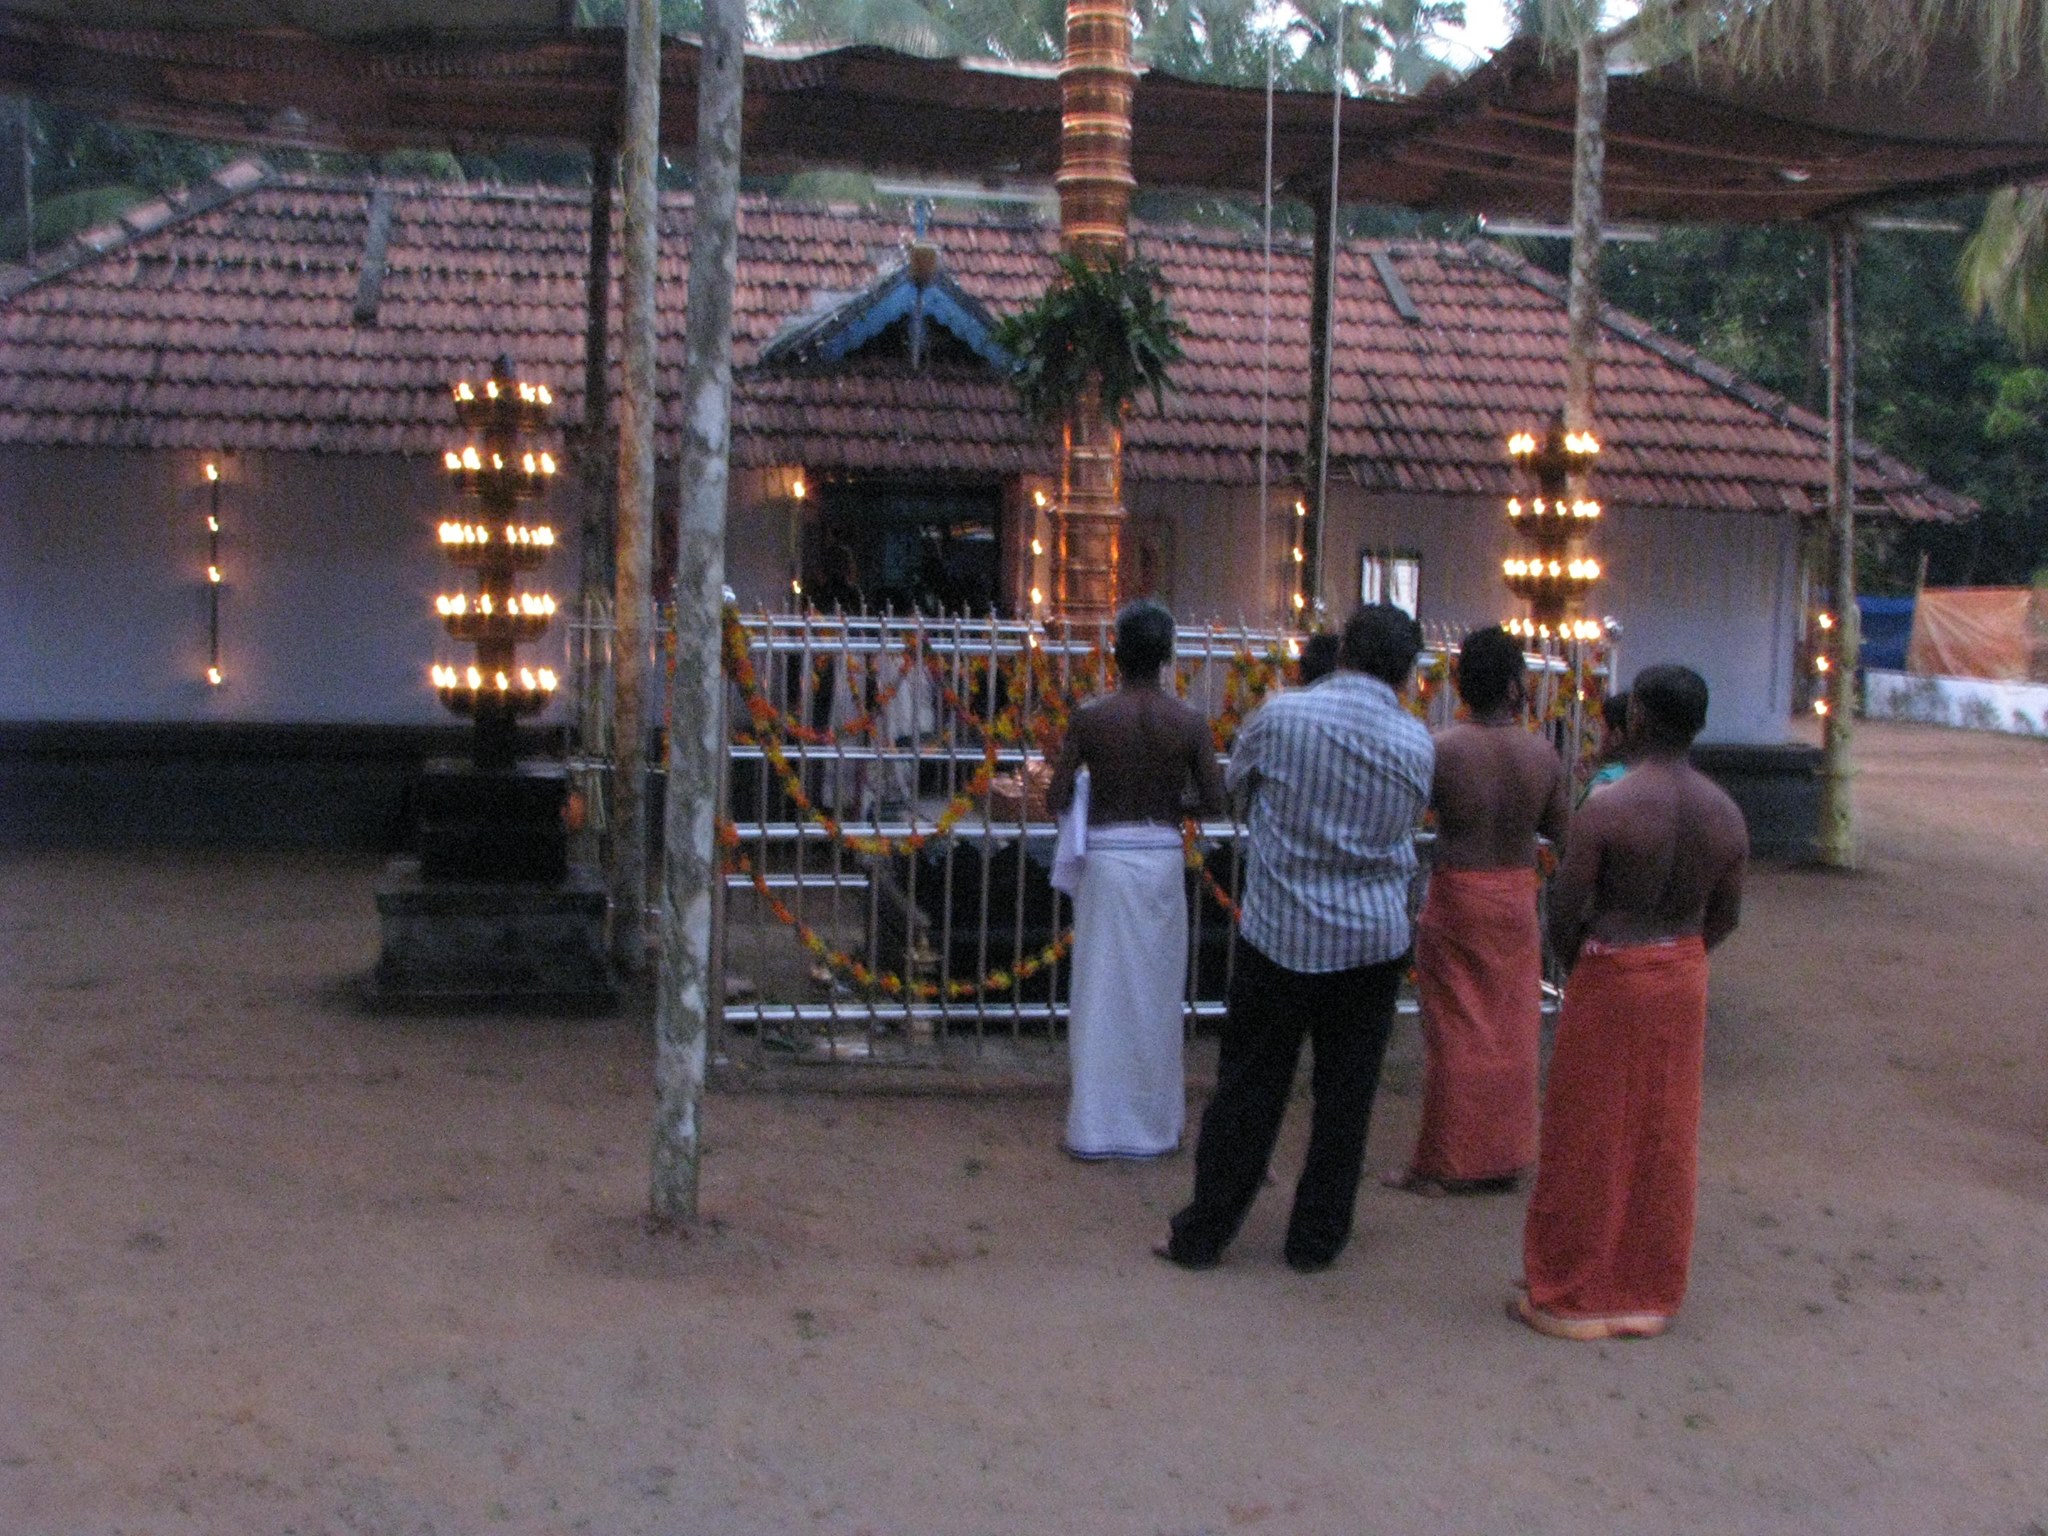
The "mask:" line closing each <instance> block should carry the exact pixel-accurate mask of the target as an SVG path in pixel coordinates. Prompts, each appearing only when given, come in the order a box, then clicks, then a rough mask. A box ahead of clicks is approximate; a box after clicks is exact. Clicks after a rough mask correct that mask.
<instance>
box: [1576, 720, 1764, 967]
mask: <svg viewBox="0 0 2048 1536" xmlns="http://www.w3.org/2000/svg"><path fill="white" fill-rule="evenodd" d="M1748 856H1749V832H1748V828H1747V827H1746V826H1745V825H1744V823H1743V820H1742V812H1741V811H1740V810H1738V809H1737V808H1736V805H1735V802H1734V801H1733V800H1730V799H1729V798H1728V796H1727V795H1726V794H1725V793H1724V792H1723V791H1722V789H1721V788H1720V786H1719V785H1717V784H1715V783H1714V781H1713V780H1711V779H1709V778H1708V777H1707V776H1706V775H1705V774H1703V773H1701V772H1699V771H1698V770H1697V769H1696V768H1694V767H1692V765H1691V764H1690V763H1687V762H1686V761H1685V760H1684V759H1683V758H1674V757H1650V758H1646V759H1644V760H1642V761H1640V762H1638V763H1637V764H1635V765H1634V766H1633V767H1631V768H1630V769H1629V771H1628V773H1627V775H1626V776H1625V777H1623V778H1620V779H1617V780H1616V781H1615V782H1614V783H1612V784H1610V785H1608V786H1607V787H1606V788H1605V789H1603V790H1601V791H1600V793H1599V794H1597V795H1595V796H1593V797H1591V798H1590V799H1588V800H1587V802H1586V803H1585V805H1584V806H1582V807H1581V808H1580V810H1579V814H1578V817H1577V819H1576V820H1575V822H1574V823H1573V826H1572V839H1571V846H1570V847H1569V848H1568V849H1567V850H1566V853H1565V858H1564V864H1563V867H1561V868H1560V869H1559V870H1558V873H1557V879H1556V880H1555V882H1554V883H1553V884H1552V886H1551V893H1550V903H1551V907H1550V931H1551V942H1552V944H1553V946H1554V947H1555V948H1556V950H1557V952H1558V954H1559V955H1561V956H1564V957H1567V958H1569V957H1571V956H1573V955H1576V954H1577V952H1578V948H1579V944H1580V943H1581V942H1582V941H1583V940H1585V939H1588V938H1591V939H1598V940H1600V941H1601V942H1603V943H1608V944H1618V945H1627V944H1645V943H1651V942H1654V941H1656V940H1659V939H1670V938H1683V937H1687V936H1690V935H1694V934H1697V935H1700V936H1702V937H1703V938H1705V940H1706V942H1707V946H1708V948H1710V949H1711V948H1712V947H1713V946H1714V945H1716V944H1718V943H1720V942H1721V940H1722V939H1725V938H1726V937H1727V936H1728V935H1729V934H1730V933H1733V932H1734V931H1735V925H1736V923H1737V922H1738V921H1739V919H1740V916H1741V906H1742V874H1743V867H1744V864H1745V863H1746V861H1747V859H1748Z"/></svg>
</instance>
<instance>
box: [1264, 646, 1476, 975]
mask: <svg viewBox="0 0 2048 1536" xmlns="http://www.w3.org/2000/svg"><path fill="white" fill-rule="evenodd" d="M1435 766H1436V746H1435V744H1434V743H1433V742H1432V741H1431V740H1430V739H1429V732H1428V730H1427V729H1425V728H1424V726H1423V724H1422V722H1421V721H1420V720H1417V719H1416V718H1415V717H1414V716H1413V715H1411V714H1409V713H1408V711H1407V710H1406V709H1404V708H1402V707H1401V701H1400V699H1399V697H1398V696H1397V695H1396V694H1395V692H1394V690H1393V689H1391V688H1389V687H1388V686H1387V685H1386V684H1385V683H1383V682H1381V681H1380V680H1379V679H1378V678H1375V677H1368V676H1367V675H1366V674H1365V673H1363V672H1351V671H1340V672H1336V673H1333V674H1332V675H1331V676H1329V677H1326V678H1324V679H1323V680H1322V681H1321V682H1319V683H1317V684H1316V685H1315V686H1314V687H1312V688H1303V689H1300V690H1298V691H1294V692H1289V693H1283V694H1281V695H1279V696H1278V697H1276V698H1273V699H1269V700H1268V701H1267V702H1266V703H1265V704H1264V705H1263V706H1262V707H1261V708H1260V709H1259V710H1258V712H1257V713H1256V714H1254V715H1253V716H1252V717H1251V719H1249V720H1247V721H1246V722H1245V724H1244V728H1243V730H1241V731H1240V732H1239V733H1238V737H1237V745H1236V747H1235V748H1234V749H1233V750H1232V752H1231V754H1230V768H1229V771H1228V772H1227V773H1226V775H1225V783H1226V784H1227V785H1228V786H1229V788H1230V790H1231V792H1232V793H1233V794H1243V793H1245V792H1247V791H1248V792H1249V793H1250V796H1251V805H1250V809H1249V811H1248V812H1247V819H1246V827H1247V832H1248V840H1249V845H1250V850H1251V862H1250V866H1249V868H1248V869H1247V870H1246V873H1245V884H1244V900H1243V914H1244V915H1243V919H1242V924H1241V929H1240V931H1241V932H1242V933H1243V934H1244V936H1245V938H1246V939H1248V940H1250V941H1251V943H1252V944H1253V945H1255V946H1256V947H1257V948H1258V949H1259V951H1260V953H1262V954H1264V955H1265V956H1266V957H1267V958H1268V959H1270V960H1272V961H1273V962H1275V963H1276V964H1278V965H1283V966H1285V967H1286V968H1287V969H1289V970H1291V971H1304V972H1310V973H1321V972H1326V971H1342V970H1350V969H1352V968H1354V967H1356V966H1361V965H1373V964H1376V963H1378V962H1379V961H1382V960H1391V959H1393V958H1394V957H1395V956H1397V955H1401V954H1405V953H1406V952H1407V950H1408V947H1409V944H1410V933H1409V917H1408V889H1409V885H1410V882H1411V881H1413V880H1414V878H1415V874H1416V858H1415V842H1414V833H1415V829H1416V826H1417V824H1418V823H1419V822H1420V821H1421V819H1422V811H1423V807H1424V806H1425V805H1427V804H1428V802H1429V781H1430V775H1431V773H1432V772H1433V771H1434V769H1435Z"/></svg>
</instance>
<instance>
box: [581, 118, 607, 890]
mask: <svg viewBox="0 0 2048 1536" xmlns="http://www.w3.org/2000/svg"><path fill="white" fill-rule="evenodd" d="M618 175H619V146H618V137H617V134H616V132H613V133H609V134H607V135H606V136H605V137H604V138H602V139H600V140H599V141H598V142H597V143H596V144H593V145H592V146H591V149H590V246H589V265H588V266H587V267H586V269H585V271H584V277H583V430H582V433H581V434H580V440H579V441H578V443H577V445H576V447H577V454H576V457H577V468H578V470H579V471H580V473H581V478H582V490H583V522H582V537H581V539H580V541H579V545H580V554H581V559H580V561H579V562H578V568H579V575H578V591H577V603H576V611H577V613H578V615H579V616H580V617H581V618H582V620H583V621H584V623H585V624H586V625H588V624H590V623H591V622H592V621H593V620H595V618H596V617H597V614H598V610H599V608H600V606H601V604H600V601H599V600H600V598H602V597H604V596H605V595H607V594H609V593H611V592H612V590H613V585H614V583H615V581H616V580H617V573H616V572H615V570H614V569H613V565H614V562H613V559H612V551H613V546H614V542H615V540H616V538H617V534H616V533H615V532H614V531H613V518H612V493H613V491H614V490H615V489H616V488H617V485H616V479H615V477H616V475H617V473H618V471H617V468H616V466H615V458H616V455H615V453H614V451H613V449H614V446H615V445H614V444H613V442H612V440H611V435H610V434H611V395H612V366H611V317H612V183H613V182H615V181H616V180H618ZM583 645H584V654H585V655H586V656H587V657H593V658H594V656H595V652H596V648H597V641H596V636H595V634H594V632H592V631H591V630H589V629H586V630H585V631H584V637H583ZM597 680H598V679H597V675H596V668H595V666H594V665H593V666H591V667H588V668H586V669H585V670H584V673H583V676H582V679H581V681H582V689H581V691H580V693H579V694H578V696H577V699H576V736H577V748H578V754H579V755H580V756H581V757H582V758H583V759H584V760H585V761H586V762H590V761H602V760H603V759H604V758H605V757H606V756H608V755H609V753H610V751H611V743H610V741H609V735H610V733H609V731H608V729H607V727H608V725H609V723H610V715H611V701H610V699H609V698H607V697H606V695H605V693H604V691H603V690H601V689H599V688H595V687H593V686H591V685H592V684H593V683H595V682H596V681H597ZM583 782H584V783H585V787H586V789H587V787H588V784H587V780H585V781H583ZM599 852H600V850H599V846H598V835H597V831H596V823H594V822H592V821H589V820H585V821H583V822H582V823H581V824H580V825H579V826H578V828H577V830H576V831H575V833H574V834H573V835H572V841H571V857H572V859H573V860H574V862H576V863H578V864H583V865H589V866H595V865H596V864H597V862H598V858H599Z"/></svg>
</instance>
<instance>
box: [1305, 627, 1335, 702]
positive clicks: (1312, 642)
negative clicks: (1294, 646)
mask: <svg viewBox="0 0 2048 1536" xmlns="http://www.w3.org/2000/svg"><path fill="white" fill-rule="evenodd" d="M1336 670H1337V637H1336V636H1335V635H1333V634H1331V633H1330V631H1328V630H1327V629H1325V630H1318V631H1317V632H1316V633H1315V634H1313V635H1310V636H1309V637H1308V639H1306V640H1304V641H1303V642H1302V644H1301V686H1302V687H1304V688H1306V687H1307V686H1308V685H1309V684H1310V683H1313V682H1316V681H1318V680H1319V679H1321V678H1325V677H1328V676H1329V675H1330V674H1331V673H1332V672H1334V671H1336Z"/></svg>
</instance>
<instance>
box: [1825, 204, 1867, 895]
mask: <svg viewBox="0 0 2048 1536" xmlns="http://www.w3.org/2000/svg"><path fill="white" fill-rule="evenodd" d="M1855 433H1856V234H1855V231H1854V230H1853V229H1852V228H1851V227H1850V226H1849V225H1848V224H1846V223H1840V224H1834V225H1831V226H1830V227H1829V229H1828V523H1829V526H1830V527H1831V529H1832V530H1833V535H1834V551H1833V553H1834V560H1835V571H1834V583H1833V585H1834V593H1833V595H1832V597H1831V598H1830V599H1829V601H1830V602H1832V603H1833V605H1834V614H1835V623H1834V627H1833V628H1832V629H1830V630H1829V631H1828V649H1827V656H1828V678H1827V693H1826V698H1827V716H1826V720H1825V727H1824V729H1825V735H1824V738H1823V759H1822V763H1821V786H1820V849H1819V852H1820V860H1821V862H1822V863H1823V864H1827V865H1831V866H1833V867H1834V868H1836V869H1854V868H1856V865H1857V846H1856V807H1855V796H1854V787H1855V778H1856V768H1855V764H1854V763H1853V761H1852V760H1851V757H1850V751H1849V749H1850V745H1851V742H1852V739H1853V738H1854V736H1855V731H1856V725H1855V721H1856V658H1857V651H1858V649H1859V644H1860V641H1861V638H1862V636H1861V630H1862V625H1861V624H1860V623H1859V622H1858V616H1857V612H1856V478H1855V474H1854V470H1853V464H1852V460H1851V453H1852V450H1853V447H1854V444H1855V441H1856V436H1855Z"/></svg>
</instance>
